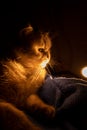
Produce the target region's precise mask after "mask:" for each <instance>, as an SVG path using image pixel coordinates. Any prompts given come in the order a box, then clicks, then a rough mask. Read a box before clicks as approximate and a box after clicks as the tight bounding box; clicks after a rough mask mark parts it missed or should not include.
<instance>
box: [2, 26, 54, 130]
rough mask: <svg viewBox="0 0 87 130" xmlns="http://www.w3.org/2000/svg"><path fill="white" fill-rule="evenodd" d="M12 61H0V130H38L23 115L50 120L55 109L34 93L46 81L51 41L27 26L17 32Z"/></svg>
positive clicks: (46, 35)
mask: <svg viewBox="0 0 87 130" xmlns="http://www.w3.org/2000/svg"><path fill="white" fill-rule="evenodd" d="M20 43H21V47H20V46H18V47H16V49H15V50H14V52H15V57H14V58H12V59H11V58H10V59H7V60H4V61H1V63H0V66H1V74H0V129H4V130H8V129H9V130H10V129H11V130H39V129H41V128H39V127H37V126H36V125H34V124H33V123H32V121H31V120H30V119H29V117H27V115H26V114H25V111H29V112H30V113H36V114H37V112H38V114H42V115H43V116H47V117H53V116H54V115H55V109H54V107H53V106H49V105H47V104H45V103H44V102H43V101H42V100H41V99H40V98H39V96H38V94H37V93H38V90H39V88H40V87H41V86H42V84H43V83H44V79H45V77H46V74H47V72H46V69H45V66H46V64H47V63H48V62H49V61H50V48H51V40H50V37H49V35H48V33H42V32H39V31H34V30H33V28H32V26H31V25H29V26H27V27H25V28H23V29H22V30H21V31H20Z"/></svg>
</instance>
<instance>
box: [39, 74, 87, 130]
mask: <svg viewBox="0 0 87 130" xmlns="http://www.w3.org/2000/svg"><path fill="white" fill-rule="evenodd" d="M39 95H40V97H41V98H42V99H43V100H44V101H45V102H46V103H48V104H50V105H53V106H54V107H55V109H56V117H55V119H54V120H53V121H52V122H50V123H48V124H46V125H47V126H46V125H45V128H44V129H45V130H87V81H85V80H83V79H79V78H66V77H54V78H53V77H51V76H50V75H48V76H47V77H46V80H45V83H44V85H43V86H42V87H41V89H40V91H39ZM43 122H44V121H43ZM46 122H47V121H46Z"/></svg>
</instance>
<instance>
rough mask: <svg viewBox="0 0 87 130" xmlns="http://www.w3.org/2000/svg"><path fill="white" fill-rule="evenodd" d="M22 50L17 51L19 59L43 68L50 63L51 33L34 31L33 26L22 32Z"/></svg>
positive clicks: (26, 63)
mask: <svg viewBox="0 0 87 130" xmlns="http://www.w3.org/2000/svg"><path fill="white" fill-rule="evenodd" d="M20 41H21V45H22V46H21V48H18V50H17V51H16V54H17V57H18V59H19V60H20V61H22V63H24V62H25V63H24V64H25V65H27V66H28V64H31V63H32V64H33V65H34V67H36V66H37V65H40V66H41V67H42V68H44V67H45V66H46V64H47V63H49V61H50V48H51V39H50V37H49V33H47V32H44V33H43V32H41V31H37V30H34V29H33V27H32V26H31V25H29V26H27V27H25V28H23V29H22V30H21V31H20Z"/></svg>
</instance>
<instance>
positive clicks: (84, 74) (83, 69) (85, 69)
mask: <svg viewBox="0 0 87 130" xmlns="http://www.w3.org/2000/svg"><path fill="white" fill-rule="evenodd" d="M81 72H82V75H83V76H84V77H86V78H87V67H84V68H82V71H81Z"/></svg>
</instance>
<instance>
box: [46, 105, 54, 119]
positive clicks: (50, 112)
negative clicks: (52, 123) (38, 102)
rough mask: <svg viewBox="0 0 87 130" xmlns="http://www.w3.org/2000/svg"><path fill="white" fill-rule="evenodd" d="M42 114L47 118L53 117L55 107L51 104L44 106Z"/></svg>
mask: <svg viewBox="0 0 87 130" xmlns="http://www.w3.org/2000/svg"><path fill="white" fill-rule="evenodd" d="M44 114H45V116H46V117H47V118H51V119H52V118H54V117H55V108H54V107H53V106H46V107H44Z"/></svg>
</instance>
